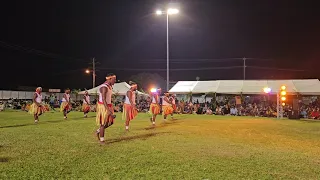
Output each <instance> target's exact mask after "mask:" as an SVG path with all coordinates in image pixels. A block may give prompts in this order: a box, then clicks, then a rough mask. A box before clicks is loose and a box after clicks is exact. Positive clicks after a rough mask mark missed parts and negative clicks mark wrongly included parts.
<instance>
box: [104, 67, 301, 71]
mask: <svg viewBox="0 0 320 180" xmlns="http://www.w3.org/2000/svg"><path fill="white" fill-rule="evenodd" d="M246 67H249V68H254V69H265V70H276V71H305V70H302V69H284V68H272V67H259V66H246ZM236 68H243V66H228V67H207V68H178V69H170V71H206V70H228V69H236ZM99 69H100V70H115V71H116V70H117V71H166V70H167V69H160V68H152V69H150V68H104V67H101V68H99Z"/></svg>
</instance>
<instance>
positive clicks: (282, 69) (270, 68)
mask: <svg viewBox="0 0 320 180" xmlns="http://www.w3.org/2000/svg"><path fill="white" fill-rule="evenodd" d="M246 67H249V68H254V69H265V70H277V71H297V72H299V71H300V72H303V71H306V70H303V69H284V68H272V67H259V66H246Z"/></svg>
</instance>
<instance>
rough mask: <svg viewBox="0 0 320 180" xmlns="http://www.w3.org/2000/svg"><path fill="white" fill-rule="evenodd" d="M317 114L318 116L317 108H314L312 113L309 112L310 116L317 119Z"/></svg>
mask: <svg viewBox="0 0 320 180" xmlns="http://www.w3.org/2000/svg"><path fill="white" fill-rule="evenodd" d="M319 116H320V114H319V109H318V108H317V109H316V108H314V109H313V111H312V113H311V118H312V119H319Z"/></svg>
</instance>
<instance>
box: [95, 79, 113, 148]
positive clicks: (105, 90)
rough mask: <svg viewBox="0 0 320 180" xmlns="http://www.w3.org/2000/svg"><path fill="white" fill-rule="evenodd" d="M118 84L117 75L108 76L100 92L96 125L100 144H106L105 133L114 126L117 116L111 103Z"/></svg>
mask: <svg viewBox="0 0 320 180" xmlns="http://www.w3.org/2000/svg"><path fill="white" fill-rule="evenodd" d="M115 82H116V75H114V74H108V75H107V77H106V82H104V83H103V84H102V85H101V86H100V87H99V90H98V94H99V101H98V103H97V117H96V123H97V125H98V126H99V129H97V131H96V135H97V137H98V139H99V140H100V143H101V144H103V143H104V132H105V129H106V128H108V127H110V126H111V125H112V124H113V121H114V119H115V118H116V115H114V110H113V106H112V102H111V98H112V86H113V85H114V83H115Z"/></svg>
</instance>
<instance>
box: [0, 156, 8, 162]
mask: <svg viewBox="0 0 320 180" xmlns="http://www.w3.org/2000/svg"><path fill="white" fill-rule="evenodd" d="M5 162H9V158H8V157H0V163H5Z"/></svg>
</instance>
